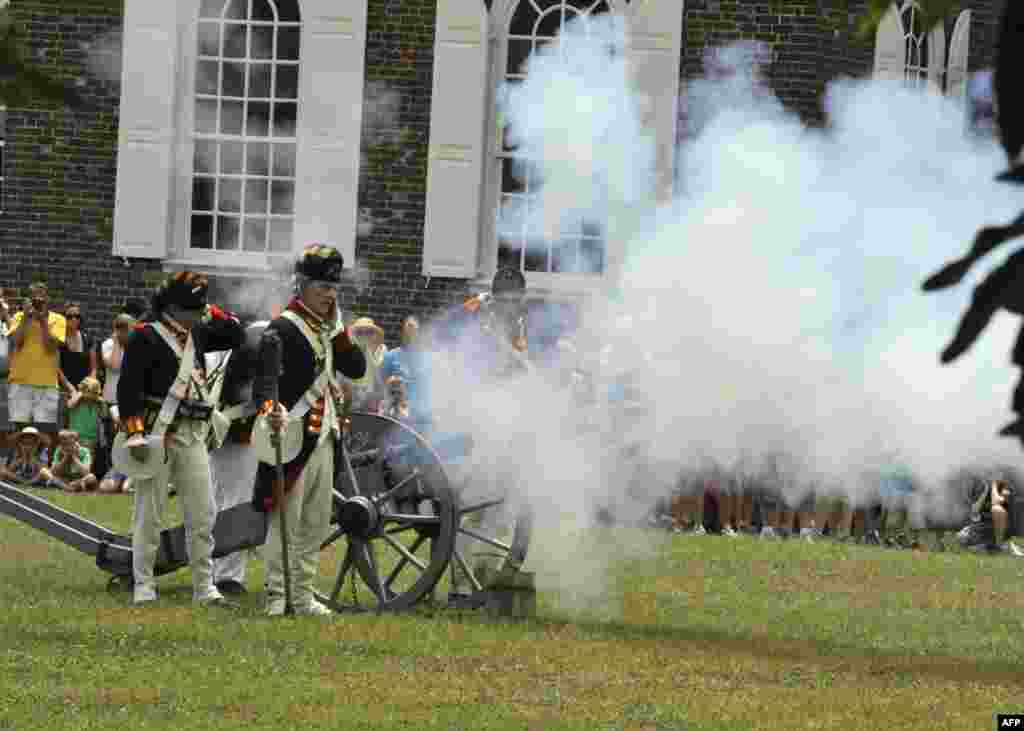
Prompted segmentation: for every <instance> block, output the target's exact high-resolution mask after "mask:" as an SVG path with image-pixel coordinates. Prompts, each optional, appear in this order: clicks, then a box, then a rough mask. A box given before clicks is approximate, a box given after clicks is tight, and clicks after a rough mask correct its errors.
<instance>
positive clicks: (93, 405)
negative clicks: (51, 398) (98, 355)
mask: <svg viewBox="0 0 1024 731" xmlns="http://www.w3.org/2000/svg"><path fill="white" fill-rule="evenodd" d="M101 388H102V387H101V386H100V382H99V381H98V380H97V379H95V378H93V377H92V376H86V377H85V378H83V379H82V382H81V383H80V384H79V388H78V390H76V391H75V393H74V394H73V395H72V396H71V399H70V400H69V401H68V427H69V429H71V431H73V432H74V433H75V434H76V435H77V438H78V441H80V442H81V443H82V445H83V446H84V447H85V448H86V449H88V450H89V454H90V455H92V458H93V461H94V462H95V455H97V454H98V453H99V452H100V451H105V450H106V449H107V448H108V447H109V444H108V442H110V440H111V437H110V436H109V434H108V433H107V432H106V431H105V430H104V428H103V422H104V421H105V420H106V417H107V404H106V403H105V402H104V401H103V398H102V395H103V394H102V390H101ZM106 467H107V465H106V464H103V465H97V469H96V472H98V473H99V474H101V475H102V474H105V473H106Z"/></svg>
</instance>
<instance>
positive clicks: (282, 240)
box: [269, 218, 292, 251]
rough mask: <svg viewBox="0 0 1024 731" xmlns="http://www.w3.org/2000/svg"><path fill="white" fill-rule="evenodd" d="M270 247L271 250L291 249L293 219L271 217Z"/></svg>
mask: <svg viewBox="0 0 1024 731" xmlns="http://www.w3.org/2000/svg"><path fill="white" fill-rule="evenodd" d="M269 248H270V250H271V251H291V249H292V219H290V218H283V219H282V218H274V219H271V221H270V242H269Z"/></svg>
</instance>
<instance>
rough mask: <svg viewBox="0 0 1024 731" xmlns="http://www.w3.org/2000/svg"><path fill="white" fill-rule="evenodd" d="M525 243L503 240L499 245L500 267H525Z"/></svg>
mask: <svg viewBox="0 0 1024 731" xmlns="http://www.w3.org/2000/svg"><path fill="white" fill-rule="evenodd" d="M522 256H523V242H522V241H521V240H518V239H516V240H513V239H502V240H501V241H500V242H499V243H498V266H499V267H511V268H512V269H520V268H521V267H522V265H523V262H522Z"/></svg>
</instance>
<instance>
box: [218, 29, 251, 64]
mask: <svg viewBox="0 0 1024 731" xmlns="http://www.w3.org/2000/svg"><path fill="white" fill-rule="evenodd" d="M248 35H249V29H248V27H246V26H244V25H236V24H234V23H226V24H225V25H224V55H225V56H226V57H228V58H245V41H246V37H247V36H248Z"/></svg>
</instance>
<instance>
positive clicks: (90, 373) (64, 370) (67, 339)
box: [57, 302, 98, 426]
mask: <svg viewBox="0 0 1024 731" xmlns="http://www.w3.org/2000/svg"><path fill="white" fill-rule="evenodd" d="M64 319H65V321H66V322H67V329H66V331H65V334H64V342H63V343H62V344H61V346H60V371H58V375H57V377H58V379H59V380H60V383H61V386H62V387H63V388H64V392H65V394H66V398H67V399H68V400H69V399H71V398H72V397H73V396H74V395H75V392H76V389H77V388H78V384H80V383H81V382H82V380H83V379H85V378H95V377H96V368H97V364H98V359H97V356H96V344H95V343H94V342H93V338H92V336H90V335H89V334H88V333H86V332H83V330H82V308H81V307H80V306H79V305H78V304H77V303H75V302H68V303H67V304H66V305H64ZM64 404H65V410H64V413H63V418H62V419H61V420H60V423H61V426H66V425H67V410H66V406H67V400H65V401H64Z"/></svg>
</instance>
